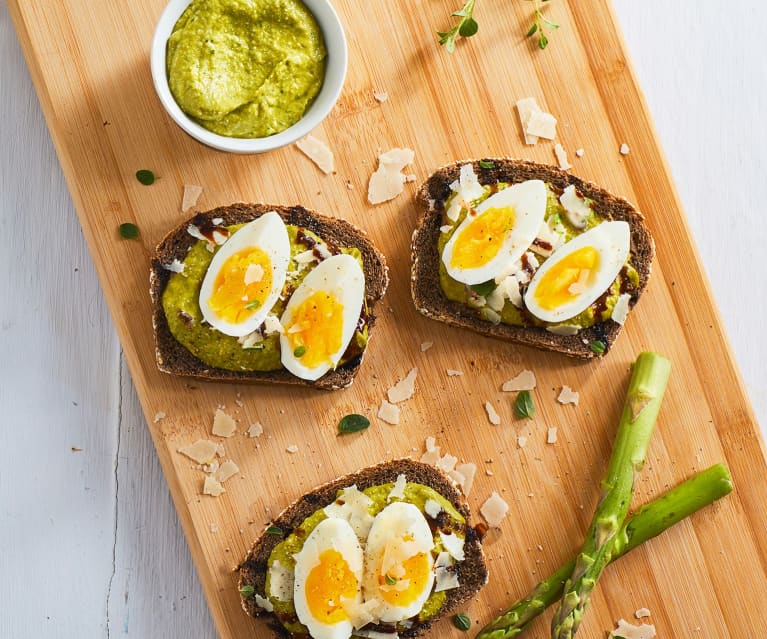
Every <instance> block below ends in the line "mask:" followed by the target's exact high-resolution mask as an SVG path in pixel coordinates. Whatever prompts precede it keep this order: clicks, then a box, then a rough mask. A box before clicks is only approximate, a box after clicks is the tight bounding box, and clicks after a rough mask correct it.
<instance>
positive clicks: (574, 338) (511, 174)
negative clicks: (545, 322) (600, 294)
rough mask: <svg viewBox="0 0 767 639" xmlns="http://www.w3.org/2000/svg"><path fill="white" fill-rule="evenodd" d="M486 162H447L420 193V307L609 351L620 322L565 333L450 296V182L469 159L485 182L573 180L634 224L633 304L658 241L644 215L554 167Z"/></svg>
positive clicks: (489, 327) (608, 211) (601, 206)
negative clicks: (441, 242) (444, 225)
mask: <svg viewBox="0 0 767 639" xmlns="http://www.w3.org/2000/svg"><path fill="white" fill-rule="evenodd" d="M481 162H482V164H484V165H485V166H490V164H492V166H491V167H490V168H483V167H482V165H481V164H480V160H464V161H459V162H453V163H451V164H447V165H445V166H443V167H441V168H439V169H437V170H436V171H435V172H434V173H432V174H431V175H430V176H429V178H428V179H427V180H426V181H425V182H424V183H423V184H422V185H421V186H420V188H419V189H418V192H417V193H416V200H417V203H418V206H419V208H420V210H421V211H422V216H421V218H420V220H419V222H418V226H417V228H416V229H415V231H414V232H413V237H412V242H411V263H412V268H411V281H410V291H411V294H412V297H413V303H414V304H415V307H416V308H417V309H418V310H419V311H420V312H421V313H422V314H423V315H426V316H427V317H430V318H432V319H435V320H438V321H441V322H445V323H447V324H450V325H452V326H458V327H460V328H466V329H469V330H472V331H474V332H476V333H480V334H482V335H486V336H488V337H495V338H498V339H502V340H505V341H508V342H514V343H516V344H522V345H525V346H532V347H535V348H540V349H543V350H548V351H554V352H558V353H563V354H565V355H569V356H571V357H578V358H583V359H590V358H592V357H597V356H599V354H597V353H595V352H594V351H592V350H591V347H590V344H591V343H592V342H593V341H596V340H599V341H601V342H603V343H604V344H605V347H606V348H605V351H604V353H607V352H608V351H609V350H610V347H611V346H612V345H613V343H614V342H615V340H616V338H617V337H618V334H619V333H620V332H621V329H622V328H623V327H622V325H621V324H618V323H617V322H614V321H609V320H608V321H607V322H598V323H596V324H594V325H593V326H591V327H589V328H585V329H582V330H581V331H580V332H579V333H578V334H577V335H567V336H563V335H556V334H554V333H551V332H550V331H547V330H546V329H545V328H539V327H532V326H511V325H508V324H493V323H491V322H489V321H487V320H483V319H481V318H480V317H478V316H477V315H476V313H475V312H474V311H473V310H472V309H471V308H469V307H468V306H466V305H465V304H461V303H459V302H454V301H451V300H449V299H448V298H447V297H446V296H445V294H444V293H443V291H442V287H441V285H440V281H439V264H440V259H441V257H440V255H439V252H438V250H437V242H438V239H439V235H440V230H439V229H440V225H441V219H442V214H443V213H444V211H445V202H446V201H447V199H448V197H449V196H450V194H451V193H452V191H451V190H450V184H451V183H453V182H454V181H455V180H457V179H458V177H459V174H460V169H461V166H463V165H465V164H471V165H472V166H473V167H474V172H475V173H476V175H477V177H478V179H479V182H480V184H494V183H496V182H512V183H516V182H523V181H525V180H534V179H538V180H543V181H544V182H547V183H549V184H551V185H553V186H555V187H558V188H560V189H564V188H565V187H567V186H569V185H571V184H572V185H574V186H575V188H576V189H577V190H578V191H579V192H580V193H581V194H582V195H584V196H586V197H588V198H591V199H592V200H594V210H595V211H596V212H597V213H598V214H599V215H601V216H602V217H604V218H605V219H607V220H625V221H626V222H628V223H629V226H630V229H631V247H630V250H631V254H632V264H633V265H634V267H635V268H636V270H637V272H638V273H639V286H638V287H637V289H636V291H634V292H633V294H632V296H631V299H630V301H629V309H632V308H633V307H634V305H635V304H636V303H637V301H638V300H639V297H640V295H641V294H642V292H643V291H644V289H645V287H646V286H647V282H648V280H649V277H650V272H651V270H652V259H653V256H654V253H655V245H654V242H653V239H652V236H651V234H650V230H649V229H648V228H647V225H646V224H645V222H644V216H643V215H642V214H641V213H640V212H639V211H638V210H637V209H636V208H635V207H634V206H633V205H632V204H630V203H629V202H628V201H626V200H624V199H623V198H620V197H617V196H615V195H612V194H611V193H608V192H607V191H605V190H604V189H603V188H601V187H599V186H596V185H595V184H592V183H590V182H587V181H585V180H582V179H580V178H578V177H576V176H574V175H571V174H569V173H566V172H565V171H561V170H560V169H557V168H555V167H553V166H548V165H544V164H538V163H536V162H530V161H528V160H515V159H510V158H503V159H498V158H487V159H483V160H481Z"/></svg>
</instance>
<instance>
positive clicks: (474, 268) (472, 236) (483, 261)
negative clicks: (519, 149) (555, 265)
mask: <svg viewBox="0 0 767 639" xmlns="http://www.w3.org/2000/svg"><path fill="white" fill-rule="evenodd" d="M545 212H546V185H545V184H544V183H543V182H542V181H541V180H527V181H525V182H520V183H518V184H512V185H511V186H509V187H507V188H505V189H502V190H500V191H498V192H497V193H495V194H493V195H491V196H490V197H489V198H487V199H486V200H484V201H483V202H481V203H480V204H479V205H478V206H477V208H476V209H471V210H469V213H468V215H467V216H466V218H465V219H464V220H463V221H462V222H461V223H460V224H459V225H458V228H456V229H455V232H454V233H453V235H452V236H451V238H450V240H448V242H447V244H446V245H445V248H444V250H443V251H442V261H443V263H444V265H445V268H446V269H447V273H448V275H449V276H450V277H452V278H453V279H454V280H457V281H459V282H463V283H464V284H468V285H472V284H482V283H483V282H487V281H489V280H492V279H494V278H495V277H496V275H498V274H499V273H501V272H503V271H504V270H506V269H507V268H508V267H509V265H511V264H513V263H514V262H516V261H517V260H518V259H519V258H520V257H522V254H523V253H524V252H525V251H526V250H527V249H528V247H529V246H530V245H531V244H532V243H533V240H534V239H535V236H536V234H537V233H538V229H540V228H541V223H542V222H543V217H544V214H545Z"/></svg>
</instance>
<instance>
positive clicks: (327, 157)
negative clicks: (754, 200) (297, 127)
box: [296, 135, 334, 175]
mask: <svg viewBox="0 0 767 639" xmlns="http://www.w3.org/2000/svg"><path fill="white" fill-rule="evenodd" d="M296 146H297V147H298V149H299V151H301V152H302V153H303V154H304V155H305V156H306V157H308V158H309V159H310V160H311V161H312V162H314V164H315V165H317V168H318V169H319V170H320V171H322V172H323V173H324V174H325V175H329V174H330V173H332V172H333V169H334V166H333V152H332V151H331V150H330V148H328V145H327V144H325V143H324V142H323V141H322V140H320V139H319V138H315V137H314V136H313V135H307V136H305V137H303V138H301V139H300V140H298V141H297V142H296Z"/></svg>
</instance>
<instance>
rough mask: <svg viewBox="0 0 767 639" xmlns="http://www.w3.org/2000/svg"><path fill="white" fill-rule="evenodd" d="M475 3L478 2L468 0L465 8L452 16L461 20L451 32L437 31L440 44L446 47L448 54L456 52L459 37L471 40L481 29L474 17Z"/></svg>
mask: <svg viewBox="0 0 767 639" xmlns="http://www.w3.org/2000/svg"><path fill="white" fill-rule="evenodd" d="M475 2H476V0H467V1H466V4H464V5H463V7H461V8H460V9H459V10H458V11H456V12H454V13H451V14H450V15H451V16H454V17H456V18H460V20H459V21H458V23H457V24H456V25H455V26H454V27H453V28H452V29H450V31H437V35H438V36H439V43H440V44H442V45H444V46H445V49H447V52H448V53H452V52H453V51H455V39H456V38H457V37H459V36H460V37H462V38H470V37H471V36H473V35H474V34H475V33H476V32H477V30H478V29H479V25H478V24H477V21H476V20H475V19H474V17H473V16H472V13H473V12H474V3H475Z"/></svg>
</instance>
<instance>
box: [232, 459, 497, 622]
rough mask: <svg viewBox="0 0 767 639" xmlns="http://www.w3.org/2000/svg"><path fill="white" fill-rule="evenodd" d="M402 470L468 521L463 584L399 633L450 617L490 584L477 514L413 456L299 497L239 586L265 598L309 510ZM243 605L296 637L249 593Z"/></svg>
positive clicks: (254, 554) (253, 555)
mask: <svg viewBox="0 0 767 639" xmlns="http://www.w3.org/2000/svg"><path fill="white" fill-rule="evenodd" d="M400 474H404V475H405V477H406V478H407V481H408V482H415V483H418V484H423V485H425V486H429V487H431V488H433V489H434V490H435V491H437V492H438V493H439V494H440V495H442V496H443V497H445V499H447V500H448V501H449V502H450V503H451V504H453V506H454V507H455V509H456V510H457V511H458V512H459V513H460V514H461V515H462V516H463V518H464V519H465V520H466V538H465V542H464V554H465V559H464V560H463V561H462V562H459V563H458V564H456V571H457V573H458V581H459V583H460V586H459V587H458V588H453V589H451V590H447V591H445V592H446V593H447V599H446V601H445V604H444V606H443V607H442V609H441V610H440V612H439V613H438V614H437V615H435V616H434V617H433V618H431V619H429V620H427V621H425V622H424V623H422V624H419V625H417V626H414V627H413V628H410V629H409V630H407V631H404V632H400V633H399V636H400V637H417V636H418V635H420V634H421V633H422V632H424V631H426V630H428V628H430V627H431V624H432V623H433V622H435V621H437V620H438V619H440V618H442V617H444V616H445V615H446V614H448V613H450V612H451V611H453V610H455V609H456V608H457V607H458V606H460V605H461V604H462V603H464V602H465V601H467V600H468V599H469V598H471V597H473V596H474V595H475V594H476V593H477V592H478V591H479V590H480V589H481V588H482V586H484V585H485V584H486V583H487V578H488V571H487V565H486V564H485V555H484V553H483V551H482V544H481V540H480V538H479V535H478V534H477V532H476V531H475V529H474V528H472V525H471V513H470V511H469V505H468V503H467V502H466V499H465V498H464V497H463V495H462V494H461V493H460V492H459V491H458V489H457V488H456V486H455V484H454V483H453V481H452V480H451V479H450V478H449V477H448V476H447V475H445V474H444V473H443V472H442V471H440V470H439V469H438V468H436V467H435V466H432V465H430V464H425V463H423V462H418V461H414V460H412V459H408V458H404V459H395V460H391V461H387V462H383V463H380V464H377V465H375V466H369V467H367V468H363V469H362V470H359V471H357V472H354V473H350V474H348V475H344V476H342V477H339V478H337V479H334V480H332V481H330V482H328V483H326V484H323V485H322V486H319V487H317V488H315V489H314V490H312V491H311V492H310V493H307V494H306V495H304V496H302V497H300V498H299V499H298V500H296V501H295V502H293V503H292V504H291V505H290V506H288V507H287V508H286V509H285V510H284V511H282V513H280V514H279V515H278V516H277V517H276V518H275V519H274V521H273V522H272V524H270V525H271V526H276V527H278V528H279V529H280V530H281V531H282V533H281V534H278V535H274V534H266V530H267V528H268V527H267V528H265V529H264V532H263V533H262V534H261V536H260V537H259V538H258V539H257V540H256V541H255V543H254V544H253V546H252V547H251V549H250V551H249V552H248V554H247V556H246V557H245V559H244V560H243V562H242V563H241V564H240V565H239V566H238V567H237V570H239V573H240V578H239V583H238V589H241V588H242V587H243V586H252V587H253V588H254V589H255V592H256V593H258V594H259V595H261V596H262V597H263V596H265V586H266V572H267V562H268V559H269V555H270V554H271V552H272V550H273V549H274V547H275V546H276V545H277V544H278V543H280V542H281V541H282V540H283V539H285V538H286V537H287V536H288V535H290V533H291V532H292V531H293V530H294V529H295V528H296V527H298V526H299V525H300V524H301V522H303V521H304V519H306V518H307V517H308V516H309V515H311V514H312V513H314V512H315V511H317V510H319V509H320V508H324V507H325V506H327V505H328V504H331V503H332V502H333V501H335V499H336V495H337V493H338V491H339V490H341V489H342V488H347V487H349V486H352V485H356V486H357V488H358V489H359V490H364V489H365V488H369V487H370V486H377V485H380V484H386V483H390V482H394V481H396V480H397V476H398V475H400ZM242 607H243V609H244V610H245V612H247V613H248V614H249V615H250V616H252V617H260V616H265V615H269V616H270V619H269V623H270V626H271V627H272V628H273V629H274V631H275V633H276V634H277V635H278V636H280V637H289V636H290V634H289V633H288V632H287V631H286V630H285V628H284V627H283V626H282V625H281V624H280V623H279V621H278V620H277V619H276V618H275V617H274V616H273V615H270V613H267V612H265V611H264V610H262V609H261V608H259V607H258V606H257V605H256V602H255V599H254V598H253V597H248V598H244V597H243V599H242Z"/></svg>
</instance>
